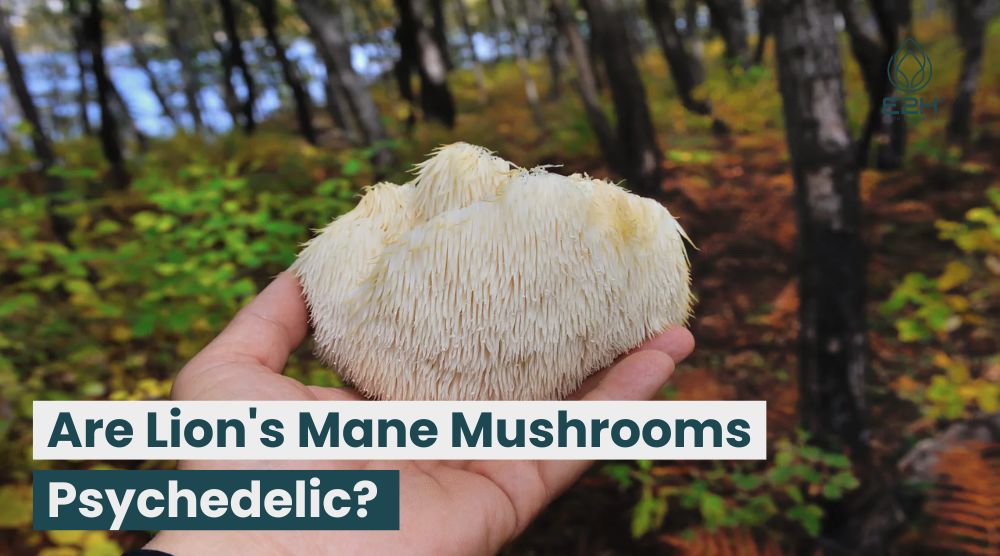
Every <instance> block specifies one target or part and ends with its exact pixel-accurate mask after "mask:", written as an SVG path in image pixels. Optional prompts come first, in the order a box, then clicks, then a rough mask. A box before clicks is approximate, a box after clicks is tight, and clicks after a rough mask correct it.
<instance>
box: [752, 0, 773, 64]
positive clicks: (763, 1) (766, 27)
mask: <svg viewBox="0 0 1000 556" xmlns="http://www.w3.org/2000/svg"><path fill="white" fill-rule="evenodd" d="M773 2H774V0H760V2H759V3H758V5H757V43H756V45H755V46H754V49H753V58H752V59H751V63H752V64H753V65H755V66H759V65H761V64H763V63H764V48H765V47H766V46H767V37H768V36H769V35H770V34H771V28H772V27H773V26H774V22H773V21H772V19H773V18H774V15H773V14H772V13H771V11H772V7H771V4H772V3H773Z"/></svg>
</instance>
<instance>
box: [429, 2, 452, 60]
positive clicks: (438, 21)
mask: <svg viewBox="0 0 1000 556" xmlns="http://www.w3.org/2000/svg"><path fill="white" fill-rule="evenodd" d="M428 2H429V3H430V8H431V14H432V16H433V17H434V24H433V25H432V26H431V33H432V34H433V35H434V42H435V43H437V46H438V50H440V51H441V58H442V59H443V60H444V67H445V69H447V70H448V71H451V70H453V69H455V66H454V65H452V62H451V52H450V49H449V48H448V26H447V25H446V24H445V19H444V2H443V1H442V0H428Z"/></svg>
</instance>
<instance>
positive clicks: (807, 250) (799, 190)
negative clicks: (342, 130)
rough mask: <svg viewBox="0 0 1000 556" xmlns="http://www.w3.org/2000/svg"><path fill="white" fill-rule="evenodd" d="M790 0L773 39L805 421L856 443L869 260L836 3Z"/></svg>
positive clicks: (822, 434) (823, 435)
mask: <svg viewBox="0 0 1000 556" xmlns="http://www.w3.org/2000/svg"><path fill="white" fill-rule="evenodd" d="M785 1H786V4H785V6H784V10H783V13H782V14H781V15H780V21H778V22H777V28H776V29H775V40H776V47H777V49H778V52H777V55H778V75H779V86H780V90H781V96H782V99H783V101H784V115H785V122H786V124H785V125H786V131H787V135H788V149H789V152H790V154H791V159H792V172H793V177H794V179H795V203H796V209H797V213H798V223H799V234H800V241H799V264H800V270H801V274H800V283H799V290H800V318H801V323H802V330H801V334H800V342H801V347H800V356H801V359H800V361H799V364H800V385H799V386H800V391H801V392H800V393H801V404H802V411H803V414H802V417H803V420H804V421H805V424H806V427H807V429H808V430H809V431H810V432H812V433H813V434H814V436H815V438H816V439H817V440H820V441H821V442H824V443H825V444H827V445H838V444H839V445H846V446H849V447H852V448H856V447H860V446H862V445H863V442H862V434H863V430H864V409H865V408H864V400H863V398H862V397H861V393H862V388H863V384H864V374H865V367H866V362H865V349H866V347H865V318H864V315H865V313H864V293H865V292H864V285H865V263H864V252H863V247H862V242H861V229H860V218H861V200H860V196H859V193H858V173H857V168H856V164H855V158H854V156H853V152H852V149H853V144H852V142H851V138H850V132H849V126H848V122H847V115H846V110H845V108H844V92H843V81H842V75H841V62H840V54H839V52H838V50H837V48H838V47H837V35H836V29H835V28H834V26H833V19H834V11H833V0H785Z"/></svg>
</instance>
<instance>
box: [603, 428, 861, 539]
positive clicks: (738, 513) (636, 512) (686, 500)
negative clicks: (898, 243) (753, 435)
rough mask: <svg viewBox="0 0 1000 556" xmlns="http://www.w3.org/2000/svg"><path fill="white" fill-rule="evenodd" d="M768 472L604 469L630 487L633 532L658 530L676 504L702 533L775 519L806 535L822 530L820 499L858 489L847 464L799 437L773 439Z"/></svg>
mask: <svg viewBox="0 0 1000 556" xmlns="http://www.w3.org/2000/svg"><path fill="white" fill-rule="evenodd" d="M769 461H770V463H769V464H768V465H767V466H766V467H761V466H760V465H759V464H753V463H738V464H724V463H722V462H714V463H713V464H712V465H711V466H710V467H708V468H700V467H699V468H693V469H690V470H688V471H689V473H685V474H683V475H681V476H678V475H677V474H675V473H669V472H666V471H665V470H666V468H661V467H656V466H654V465H653V464H652V462H648V461H640V462H636V463H635V464H634V465H633V464H629V463H613V464H608V465H605V466H604V467H603V472H604V473H605V474H606V475H607V476H609V477H611V478H612V479H614V480H615V482H616V483H618V485H619V486H620V487H621V488H622V489H627V488H631V487H636V488H638V490H639V493H640V494H639V499H638V501H637V503H636V505H635V507H634V508H633V510H632V534H633V535H634V536H636V537H640V536H642V535H645V534H646V533H649V532H652V531H656V530H658V529H659V528H660V527H661V526H662V525H663V523H664V521H665V519H666V517H667V514H668V509H669V508H671V507H674V506H675V505H676V506H677V507H679V508H681V509H683V510H688V511H693V512H695V513H696V514H697V515H699V516H700V522H701V525H702V526H704V527H707V528H708V529H717V528H720V527H726V528H741V527H749V528H761V527H763V526H765V525H766V524H773V522H776V521H777V522H781V523H784V524H786V525H792V526H795V527H796V528H797V529H798V530H800V531H802V532H803V533H805V534H806V535H809V536H813V537H814V536H816V535H818V534H819V533H820V525H821V522H822V517H823V510H822V508H821V506H820V503H821V502H822V501H823V500H836V499H839V498H841V497H842V496H843V495H844V493H846V492H847V491H850V490H852V489H854V488H856V487H857V486H858V480H857V478H855V476H854V474H853V473H852V471H851V463H850V460H848V459H847V457H846V456H844V455H843V454H841V453H836V452H825V451H823V450H821V449H819V448H817V447H815V446H812V445H810V444H808V442H807V438H806V437H805V435H804V434H800V435H799V436H798V438H797V439H796V440H795V441H794V442H793V441H790V440H787V439H783V440H779V441H778V442H777V443H776V449H775V453H774V454H773V456H772V457H771V458H770V459H769Z"/></svg>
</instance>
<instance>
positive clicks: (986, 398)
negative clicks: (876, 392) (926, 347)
mask: <svg viewBox="0 0 1000 556" xmlns="http://www.w3.org/2000/svg"><path fill="white" fill-rule="evenodd" d="M986 195H987V198H988V200H989V204H988V205H985V206H981V207H976V208H973V209H971V210H969V211H967V212H966V214H965V219H964V220H963V221H961V222H950V221H939V222H937V223H936V226H937V229H938V232H939V235H940V237H941V239H944V240H948V241H950V242H951V243H953V244H954V245H955V246H956V247H957V248H958V249H959V251H960V254H959V256H958V257H957V259H956V260H952V261H949V262H948V263H946V264H945V267H944V270H943V271H942V272H941V273H940V274H939V275H937V276H936V277H933V278H932V277H929V276H927V275H926V274H923V273H910V274H907V275H906V276H905V277H904V278H903V280H902V281H901V282H900V283H899V285H897V286H896V288H895V289H894V290H893V292H892V295H891V296H890V297H889V299H888V300H887V301H886V302H885V303H883V304H882V307H881V311H882V314H883V315H885V316H888V317H890V318H892V319H894V325H895V327H896V331H897V334H898V337H899V339H900V340H901V341H903V342H922V343H930V342H941V343H944V342H948V339H949V338H952V337H953V336H955V335H956V334H958V333H959V332H962V331H965V332H967V333H968V334H970V335H975V334H984V335H987V336H989V335H991V334H994V333H995V331H996V330H997V327H998V323H997V322H996V314H997V313H996V300H997V299H998V297H1000V284H998V282H1000V281H998V280H997V279H996V276H997V275H998V274H1000V216H998V211H1000V188H996V187H994V188H992V189H989V190H988V191H987V192H986ZM951 343H952V344H953V342H951ZM946 351H951V350H937V351H935V352H934V353H933V356H932V358H931V362H932V366H933V368H934V374H933V375H932V376H931V377H930V379H929V381H926V382H925V381H920V380H917V379H915V378H913V377H911V376H909V375H903V376H900V377H899V378H898V379H897V380H896V381H895V383H894V388H895V390H896V392H897V393H898V394H899V395H900V396H901V397H903V398H904V399H907V400H909V401H911V402H913V403H915V404H916V405H917V406H918V407H919V408H920V409H921V412H922V413H923V415H924V416H925V417H927V418H929V419H946V420H951V419H961V418H965V417H968V416H970V415H971V414H972V413H973V412H975V411H981V412H985V413H991V412H994V411H997V410H1000V385H998V384H997V383H996V382H995V381H993V380H990V379H988V378H986V377H984V376H976V373H975V372H974V370H973V367H974V366H979V367H982V368H994V367H997V366H998V364H1000V356H998V355H997V354H994V355H993V356H992V357H987V358H984V360H983V361H980V362H979V365H976V364H975V362H973V361H970V360H969V359H967V358H963V357H960V356H952V355H949V354H948V353H946Z"/></svg>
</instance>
